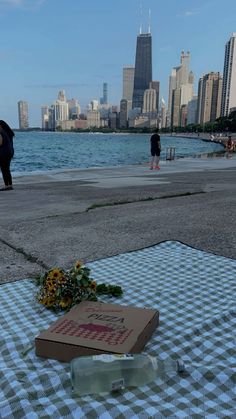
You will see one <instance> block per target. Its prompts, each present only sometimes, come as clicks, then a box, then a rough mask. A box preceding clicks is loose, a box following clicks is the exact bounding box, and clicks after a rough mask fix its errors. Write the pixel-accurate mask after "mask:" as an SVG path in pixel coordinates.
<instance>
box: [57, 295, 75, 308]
mask: <svg viewBox="0 0 236 419" xmlns="http://www.w3.org/2000/svg"><path fill="white" fill-rule="evenodd" d="M71 302H72V299H71V298H70V297H64V298H62V299H61V301H60V302H59V306H60V307H61V308H67V307H68V306H69V305H70V304H71Z"/></svg>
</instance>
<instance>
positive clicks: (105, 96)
mask: <svg viewBox="0 0 236 419" xmlns="http://www.w3.org/2000/svg"><path fill="white" fill-rule="evenodd" d="M107 104H108V85H107V83H103V96H102V97H101V98H100V105H107Z"/></svg>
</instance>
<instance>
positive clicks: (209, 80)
mask: <svg viewBox="0 0 236 419" xmlns="http://www.w3.org/2000/svg"><path fill="white" fill-rule="evenodd" d="M221 96H222V77H221V75H220V73H219V72H217V73H214V72H213V71H212V72H211V73H208V74H205V75H204V76H203V77H201V78H200V80H199V83H198V111H197V122H198V124H205V123H206V122H214V121H215V120H216V119H217V118H219V116H220V109H221Z"/></svg>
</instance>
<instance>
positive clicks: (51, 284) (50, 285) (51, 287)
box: [45, 279, 57, 292]
mask: <svg viewBox="0 0 236 419" xmlns="http://www.w3.org/2000/svg"><path fill="white" fill-rule="evenodd" d="M45 285H46V289H47V291H49V292H55V291H56V289H57V286H56V282H55V281H53V280H51V279H49V280H48V281H47V282H46V284H45Z"/></svg>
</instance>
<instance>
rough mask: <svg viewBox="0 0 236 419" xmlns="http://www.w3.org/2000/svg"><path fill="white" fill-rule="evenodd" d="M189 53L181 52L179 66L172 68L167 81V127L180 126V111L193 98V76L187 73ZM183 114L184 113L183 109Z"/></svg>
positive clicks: (189, 72) (190, 72)
mask: <svg viewBox="0 0 236 419" xmlns="http://www.w3.org/2000/svg"><path fill="white" fill-rule="evenodd" d="M189 64H190V52H189V51H188V52H187V53H186V54H185V53H184V51H182V52H181V57H180V66H178V67H175V68H173V70H172V73H171V76H170V79H169V102H168V126H169V125H170V126H172V127H177V126H179V124H180V117H181V115H180V110H181V108H182V106H184V105H187V104H188V102H189V101H190V100H192V98H193V82H194V76H193V73H192V71H189ZM183 109H184V112H185V111H186V109H185V108H183Z"/></svg>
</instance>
